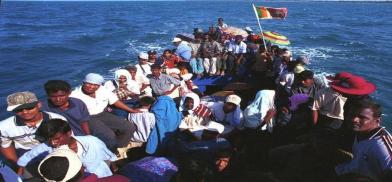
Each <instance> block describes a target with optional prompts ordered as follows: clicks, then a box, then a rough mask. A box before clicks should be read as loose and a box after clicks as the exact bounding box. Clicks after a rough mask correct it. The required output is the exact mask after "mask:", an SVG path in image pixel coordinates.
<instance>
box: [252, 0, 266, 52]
mask: <svg viewBox="0 0 392 182" xmlns="http://www.w3.org/2000/svg"><path fill="white" fill-rule="evenodd" d="M252 6H253V11H254V12H255V15H256V19H257V23H258V24H259V28H260V33H261V37H262V39H263V44H264V48H265V51H268V50H267V45H266V44H265V39H264V34H263V28H261V24H260V20H259V15H258V14H257V10H256V7H255V4H253V3H252Z"/></svg>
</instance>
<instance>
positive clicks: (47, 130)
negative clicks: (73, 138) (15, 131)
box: [35, 119, 71, 142]
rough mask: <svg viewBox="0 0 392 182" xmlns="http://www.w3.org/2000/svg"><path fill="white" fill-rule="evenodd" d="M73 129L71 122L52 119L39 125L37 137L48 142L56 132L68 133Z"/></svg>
mask: <svg viewBox="0 0 392 182" xmlns="http://www.w3.org/2000/svg"><path fill="white" fill-rule="evenodd" d="M69 131H71V127H70V126H69V124H68V123H67V122H66V121H64V120H62V119H50V120H49V121H43V122H42V124H41V125H40V126H39V127H38V129H37V132H36V133H35V137H36V138H37V140H39V141H41V142H46V141H48V140H49V139H50V138H52V137H53V136H54V135H56V133H59V132H60V133H67V132H69Z"/></svg>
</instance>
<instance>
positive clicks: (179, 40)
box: [172, 37, 182, 42]
mask: <svg viewBox="0 0 392 182" xmlns="http://www.w3.org/2000/svg"><path fill="white" fill-rule="evenodd" d="M181 41H182V40H181V39H180V38H178V37H174V39H173V40H172V42H181Z"/></svg>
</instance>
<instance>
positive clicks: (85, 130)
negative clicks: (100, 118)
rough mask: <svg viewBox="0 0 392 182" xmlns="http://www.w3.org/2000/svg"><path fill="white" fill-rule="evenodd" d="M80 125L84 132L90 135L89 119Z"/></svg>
mask: <svg viewBox="0 0 392 182" xmlns="http://www.w3.org/2000/svg"><path fill="white" fill-rule="evenodd" d="M80 127H81V128H82V130H83V132H84V134H86V135H90V134H91V132H90V127H89V126H88V122H87V121H83V122H82V124H80Z"/></svg>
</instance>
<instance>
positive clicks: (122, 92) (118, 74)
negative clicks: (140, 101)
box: [104, 69, 140, 101]
mask: <svg viewBox="0 0 392 182" xmlns="http://www.w3.org/2000/svg"><path fill="white" fill-rule="evenodd" d="M104 87H105V88H106V89H108V90H109V91H111V92H113V93H115V94H116V95H117V97H118V99H119V100H121V101H125V100H131V99H136V98H137V97H138V96H139V94H140V90H139V88H138V84H137V83H136V81H134V80H132V79H131V74H130V73H129V72H128V71H127V70H125V69H119V70H116V71H115V72H114V79H113V80H109V81H106V82H105V84H104Z"/></svg>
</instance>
